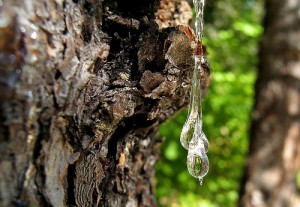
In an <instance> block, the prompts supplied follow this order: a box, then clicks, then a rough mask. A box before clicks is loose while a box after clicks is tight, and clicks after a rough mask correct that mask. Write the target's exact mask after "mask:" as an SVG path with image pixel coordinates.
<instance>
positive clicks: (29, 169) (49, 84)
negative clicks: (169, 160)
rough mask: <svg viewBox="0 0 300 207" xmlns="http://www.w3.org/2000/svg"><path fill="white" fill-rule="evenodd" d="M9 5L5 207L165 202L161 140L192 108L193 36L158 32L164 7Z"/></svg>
mask: <svg viewBox="0 0 300 207" xmlns="http://www.w3.org/2000/svg"><path fill="white" fill-rule="evenodd" d="M0 2H1V1H0ZM2 3H3V5H2V4H0V10H1V20H0V21H1V22H0V67H1V68H0V87H1V94H0V101H1V102H0V103H1V108H0V112H1V113H0V118H1V122H0V154H1V157H0V206H3V207H6V206H30V207H31V206H55V207H59V206H155V200H154V198H153V195H152V193H153V186H152V183H151V179H152V177H153V175H154V169H153V166H154V163H155V161H156V160H157V155H158V151H159V148H158V144H157V141H156V139H155V132H156V129H157V126H158V125H159V123H160V122H162V121H163V120H165V119H166V118H167V117H169V116H171V115H172V114H173V113H174V112H176V111H177V110H179V109H180V108H182V107H183V106H184V105H186V103H187V98H188V91H189V85H190V78H191V77H190V76H191V71H192V68H193V59H192V53H193V49H192V48H191V44H190V37H189V35H187V33H186V32H184V30H183V29H182V28H181V29H179V28H168V29H164V30H160V29H159V28H158V26H157V24H156V22H155V15H154V14H155V11H156V10H157V8H158V6H159V1H158V0H154V1H146V0H129V1H124V0H110V1H109V0H73V1H72V0H39V1H36V0H27V1H17V0H4V1H3V2H2ZM205 87H206V86H205V83H204V85H203V88H205ZM174 138H175V137H174Z"/></svg>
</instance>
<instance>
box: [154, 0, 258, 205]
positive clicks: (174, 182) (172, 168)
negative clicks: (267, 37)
mask: <svg viewBox="0 0 300 207" xmlns="http://www.w3.org/2000/svg"><path fill="white" fill-rule="evenodd" d="M261 17H262V1H258V0H215V1H211V0H210V1H209V0H207V1H206V8H205V35H204V36H205V38H204V44H205V45H206V46H207V48H208V52H209V56H208V60H209V63H210V65H211V68H212V76H211V84H210V87H209V91H208V94H207V95H206V97H205V99H204V100H203V105H202V107H203V108H202V111H203V130H204V132H205V133H206V135H207V137H208V139H209V141H210V147H209V152H208V157H209V160H210V171H209V173H208V174H207V176H206V177H205V178H204V182H203V185H202V186H200V185H199V181H198V180H197V179H194V178H193V177H191V176H190V175H189V173H188V171H187V169H186V155H187V151H186V150H185V149H183V147H182V146H181V145H180V142H179V137H180V132H181V128H182V126H183V124H184V122H185V119H186V116H187V110H183V111H182V112H180V113H178V114H177V115H176V116H175V117H173V118H172V119H170V120H168V121H167V122H166V123H164V124H163V125H162V126H161V127H160V132H159V133H160V137H162V139H164V140H165V141H164V143H163V144H162V154H161V161H160V162H159V163H158V164H157V166H156V186H157V188H156V196H157V201H158V205H159V206H171V207H176V206H181V207H196V206H197V207H198V206H201V207H219V206H220V207H224V206H226V207H231V206H236V202H237V199H238V190H239V185H240V180H241V177H242V174H243V169H244V164H245V157H246V154H247V149H248V128H249V123H250V113H251V109H252V104H253V96H254V82H255V79H256V64H257V50H258V44H259V38H260V35H261V34H262V25H261Z"/></svg>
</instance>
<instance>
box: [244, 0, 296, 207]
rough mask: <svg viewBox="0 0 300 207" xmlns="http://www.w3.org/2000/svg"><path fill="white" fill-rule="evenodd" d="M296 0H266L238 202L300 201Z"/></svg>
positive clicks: (273, 205)
mask: <svg viewBox="0 0 300 207" xmlns="http://www.w3.org/2000/svg"><path fill="white" fill-rule="evenodd" d="M299 11H300V1H298V0H286V1H281V0H267V1H266V17H265V22H264V23H265V33H264V36H263V40H262V46H261V50H260V56H259V59H260V64H259V71H258V80H257V83H256V91H255V92H256V97H255V99H256V100H255V107H254V111H253V114H252V128H251V140H250V153H249V158H248V163H247V169H246V175H245V182H244V183H243V186H242V191H241V198H240V206H247V207H248V206H249V207H254V206H255V207H256V206H259V207H283V206H286V207H296V206H300V197H299V186H297V183H296V176H297V173H299V167H300V15H299Z"/></svg>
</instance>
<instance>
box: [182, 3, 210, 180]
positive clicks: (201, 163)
mask: <svg viewBox="0 0 300 207" xmlns="http://www.w3.org/2000/svg"><path fill="white" fill-rule="evenodd" d="M193 3H194V6H195V10H196V21H195V22H196V23H195V27H196V45H197V47H198V46H199V47H200V49H199V48H196V49H195V51H194V59H195V68H194V71H193V77H192V85H191V94H190V96H191V97H190V103H189V112H188V118H187V120H186V122H185V124H184V126H183V128H182V132H181V135H180V142H181V144H182V146H183V147H184V148H185V149H187V150H188V155H187V168H188V171H189V173H190V174H191V175H192V176H193V177H195V178H198V179H199V180H200V183H201V184H202V180H203V177H204V176H205V175H206V174H207V172H208V170H209V161H208V157H207V155H206V153H207V151H208V145H209V144H208V140H207V137H206V135H205V134H204V133H203V131H202V107H201V93H200V92H201V82H200V75H201V70H202V66H201V63H202V60H203V51H202V37H203V11H204V4H205V2H204V0H193ZM199 51H200V52H199Z"/></svg>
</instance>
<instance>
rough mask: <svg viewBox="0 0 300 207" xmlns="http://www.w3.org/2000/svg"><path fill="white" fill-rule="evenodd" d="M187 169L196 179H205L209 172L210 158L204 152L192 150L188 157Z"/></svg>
mask: <svg viewBox="0 0 300 207" xmlns="http://www.w3.org/2000/svg"><path fill="white" fill-rule="evenodd" d="M187 168H188V171H189V173H190V174H191V175H192V176H193V177H195V178H199V179H201V178H203V177H204V176H205V175H206V174H207V172H208V170H209V161H208V158H207V156H206V154H205V152H203V151H202V150H198V151H197V150H191V151H189V153H188V156H187Z"/></svg>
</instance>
